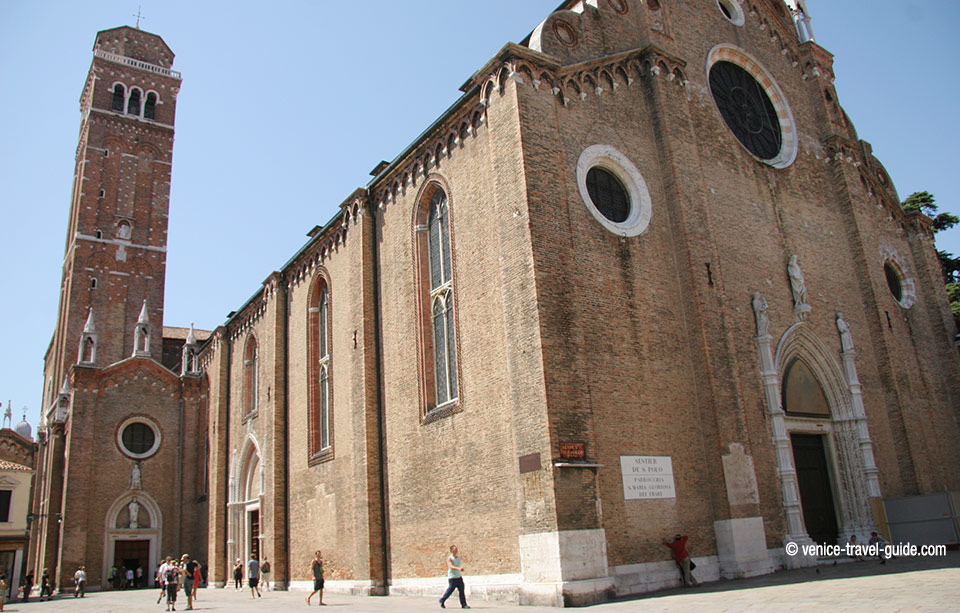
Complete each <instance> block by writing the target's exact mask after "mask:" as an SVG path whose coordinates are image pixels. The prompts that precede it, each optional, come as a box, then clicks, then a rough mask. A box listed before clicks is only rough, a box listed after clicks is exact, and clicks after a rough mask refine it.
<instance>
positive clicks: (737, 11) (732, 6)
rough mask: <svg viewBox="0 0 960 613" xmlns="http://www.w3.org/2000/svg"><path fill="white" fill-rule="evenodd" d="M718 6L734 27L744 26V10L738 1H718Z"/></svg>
mask: <svg viewBox="0 0 960 613" xmlns="http://www.w3.org/2000/svg"><path fill="white" fill-rule="evenodd" d="M717 6H718V7H719V8H720V12H721V13H723V16H724V17H726V18H727V19H729V20H730V21H731V22H732V23H733V25H736V26H742V25H743V22H744V21H745V20H744V17H743V9H742V8H740V3H739V2H737V0H717Z"/></svg>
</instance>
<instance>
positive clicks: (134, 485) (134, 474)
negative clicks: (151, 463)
mask: <svg viewBox="0 0 960 613" xmlns="http://www.w3.org/2000/svg"><path fill="white" fill-rule="evenodd" d="M140 476H141V474H140V464H139V463H136V464H134V465H133V468H131V469H130V489H132V490H139V489H140V488H141V487H142V483H141V480H140Z"/></svg>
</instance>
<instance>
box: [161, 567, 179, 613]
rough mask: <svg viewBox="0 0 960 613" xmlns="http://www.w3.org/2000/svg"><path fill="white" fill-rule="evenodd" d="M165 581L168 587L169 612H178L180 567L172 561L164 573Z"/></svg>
mask: <svg viewBox="0 0 960 613" xmlns="http://www.w3.org/2000/svg"><path fill="white" fill-rule="evenodd" d="M163 581H164V583H166V586H167V611H176V610H177V590H179V589H180V567H179V566H177V563H176V562H173V561H171V562H170V563H169V564H167V568H166V570H165V571H164V573H163Z"/></svg>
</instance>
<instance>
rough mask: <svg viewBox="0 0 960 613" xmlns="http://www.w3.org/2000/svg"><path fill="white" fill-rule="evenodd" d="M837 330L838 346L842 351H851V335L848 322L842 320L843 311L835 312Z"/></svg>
mask: <svg viewBox="0 0 960 613" xmlns="http://www.w3.org/2000/svg"><path fill="white" fill-rule="evenodd" d="M837 330H839V331H840V347H841V348H842V349H843V351H853V336H851V335H850V324H848V323H847V322H845V321H844V320H843V313H837Z"/></svg>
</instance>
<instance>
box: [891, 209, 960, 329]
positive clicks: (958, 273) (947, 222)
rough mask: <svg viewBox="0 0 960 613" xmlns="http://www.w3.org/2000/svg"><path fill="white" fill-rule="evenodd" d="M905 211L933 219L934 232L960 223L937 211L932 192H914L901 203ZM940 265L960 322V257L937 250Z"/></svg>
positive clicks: (951, 303)
mask: <svg viewBox="0 0 960 613" xmlns="http://www.w3.org/2000/svg"><path fill="white" fill-rule="evenodd" d="M900 206H902V207H903V210H904V211H917V212H920V213H923V214H924V215H926V216H927V217H929V218H930V219H932V220H933V231H934V233H937V232H941V231H943V230H948V229H950V228H952V227H953V226H955V225H957V224H958V223H960V218H958V217H957V216H956V215H953V214H952V213H948V212H946V211H944V212H942V213H938V212H937V204H936V201H935V200H934V197H933V194H931V193H930V192H926V191H924V192H914V193H912V194H910V195H909V196H907V199H906V200H904V201H903V202H901V203H900ZM937 256H939V257H940V267H941V269H942V270H943V282H944V284H945V286H946V290H947V296H949V297H950V309H951V310H952V311H953V317H954V319H956V320H957V323H958V324H960V258H958V257H955V256H954V255H953V254H952V253H948V252H946V251H937Z"/></svg>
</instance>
